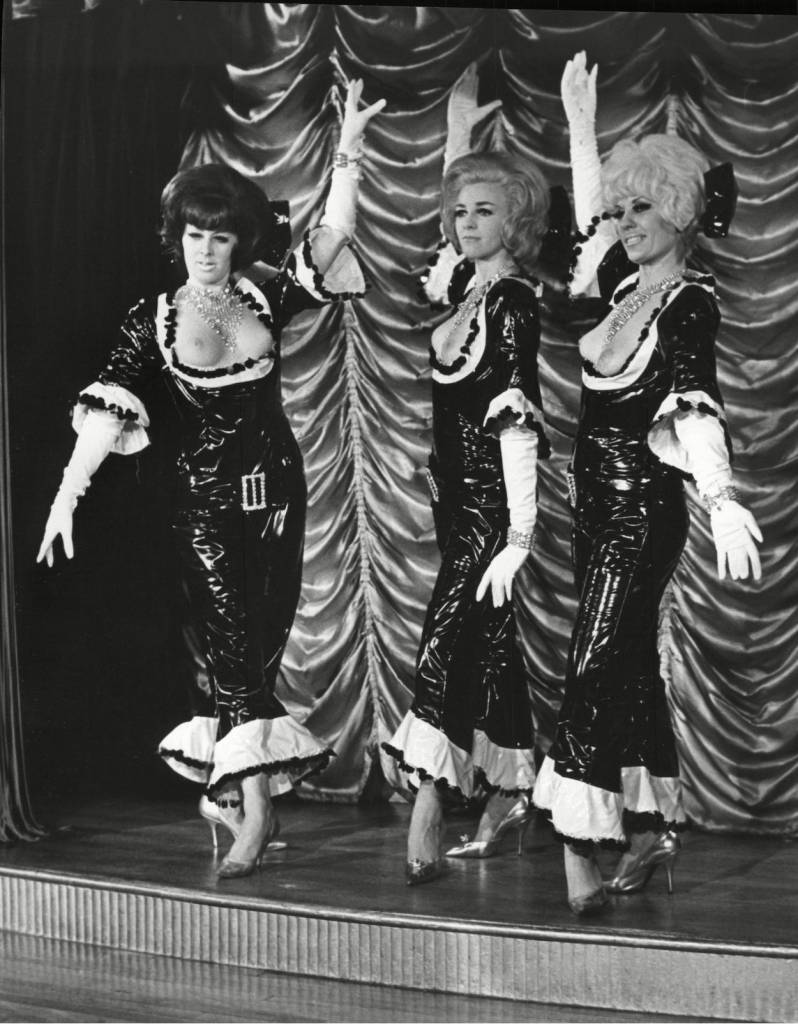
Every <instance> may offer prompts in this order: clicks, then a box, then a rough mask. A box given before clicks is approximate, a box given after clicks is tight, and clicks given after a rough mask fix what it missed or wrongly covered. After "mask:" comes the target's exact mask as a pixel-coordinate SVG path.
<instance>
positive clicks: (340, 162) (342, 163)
mask: <svg viewBox="0 0 798 1024" xmlns="http://www.w3.org/2000/svg"><path fill="white" fill-rule="evenodd" d="M359 163H360V157H359V156H350V155H349V154H348V153H343V152H341V151H340V150H339V151H338V152H337V153H336V154H335V156H334V157H333V167H335V168H338V167H340V168H341V169H345V168H347V167H349V166H350V164H354V165H355V166H357V165H358V164H359Z"/></svg>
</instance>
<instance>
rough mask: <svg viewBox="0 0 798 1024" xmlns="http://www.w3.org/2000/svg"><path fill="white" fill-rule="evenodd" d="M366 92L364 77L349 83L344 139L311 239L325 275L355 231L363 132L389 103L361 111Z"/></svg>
mask: <svg viewBox="0 0 798 1024" xmlns="http://www.w3.org/2000/svg"><path fill="white" fill-rule="evenodd" d="M362 92H363V82H362V80H361V79H359V78H358V79H356V80H355V81H352V82H349V83H348V84H347V87H346V104H345V106H344V117H343V121H342V123H341V138H340V140H339V142H338V150H337V152H336V155H335V167H334V169H333V173H332V181H331V183H330V191H329V193H328V195H327V203H326V205H325V207H324V215H323V217H322V219H321V228H320V230H318V231H316V232H314V234H313V237H312V239H311V251H312V255H313V262H314V263H315V265H316V266H317V267H318V269H319V272H320V273H322V274H324V273H326V272H327V271H328V270H329V269H330V267H331V266H332V264H333V262H334V261H335V258H336V256H337V255H338V253H339V252H340V251H341V249H343V247H344V246H345V245H346V243H347V242H348V241H350V240H351V238H352V236H353V235H354V233H355V218H356V213H357V190H358V182H359V180H360V158H361V153H362V147H363V135H364V133H365V130H366V126H367V125H368V123H369V121H370V120H371V118H372V117H374V115H375V114H378V113H379V112H380V111H381V110H382V109H383V107H384V106H385V100H377V102H376V103H372V104H371V106H370V107H365V108H364V109H363V110H359V109H358V105H359V102H360V96H361V94H362Z"/></svg>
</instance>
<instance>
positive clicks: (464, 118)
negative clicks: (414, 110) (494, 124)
mask: <svg viewBox="0 0 798 1024" xmlns="http://www.w3.org/2000/svg"><path fill="white" fill-rule="evenodd" d="M478 92H479V76H478V74H477V65H476V62H473V63H471V64H469V65H468V67H467V68H466V69H465V71H464V72H463V73H462V75H460V77H459V78H458V79H457V81H456V82H455V83H454V85H453V86H452V91H451V92H450V93H449V102H448V104H447V106H446V148H445V150H444V153H443V169H444V171H445V170H446V168H447V167H448V166H449V164H450V163H451V162H452V161H453V160H456V159H457V158H458V157H459V156H465V155H466V154H467V153H470V152H471V132H472V130H473V129H474V126H475V125H478V124H479V122H480V121H484V120H485V118H486V117H487V116H488V114H491V113H492V112H493V111H494V110H496V109H497V107H500V106H501V105H502V101H501V100H492V101H491V102H490V103H486V104H485V105H484V106H483V107H480V106H478V105H477V93H478Z"/></svg>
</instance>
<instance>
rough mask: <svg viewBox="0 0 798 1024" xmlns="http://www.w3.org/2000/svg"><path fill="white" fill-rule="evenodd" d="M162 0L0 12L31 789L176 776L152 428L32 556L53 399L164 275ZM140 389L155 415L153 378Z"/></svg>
mask: <svg viewBox="0 0 798 1024" xmlns="http://www.w3.org/2000/svg"><path fill="white" fill-rule="evenodd" d="M180 7H182V5H171V4H169V5H162V4H149V5H147V6H146V7H142V6H141V5H140V4H138V3H135V2H121V3H115V4H113V5H108V6H104V7H103V8H101V9H98V10H96V11H92V12H90V13H85V14H76V15H73V16H71V17H61V18H53V19H49V18H40V19H35V18H34V19H21V20H19V21H12V22H11V23H10V24H6V26H5V32H4V40H3V43H4V59H3V74H4V85H5V96H6V104H5V118H6V133H5V134H6V138H5V143H6V145H5V154H4V160H5V167H6V179H7V182H6V183H7V208H6V225H5V227H6V230H5V236H4V242H5V272H6V273H5V280H6V298H7V306H6V310H7V321H8V334H7V351H6V358H7V368H8V376H7V378H6V379H7V382H8V395H9V417H10V426H11V431H10V443H11V462H12V480H11V483H12V487H11V494H12V496H13V508H14V530H15V538H14V539H15V547H14V555H15V565H16V588H17V625H18V633H19V651H20V663H21V667H22V671H21V694H22V702H23V719H24V725H25V731H26V738H27V752H28V764H29V773H30V776H31V786H32V788H33V791H34V794H35V793H36V792H42V793H48V792H52V793H56V794H57V793H65V792H68V793H74V792H76V791H79V790H80V789H82V788H85V787H87V786H93V785H97V786H104V785H106V784H108V785H112V786H114V787H115V788H116V789H117V790H118V789H119V787H120V786H125V785H128V784H129V785H130V787H131V788H132V789H137V790H138V791H142V790H143V789H146V787H147V786H150V788H151V789H154V790H160V789H164V790H166V791H168V790H169V787H170V786H173V785H175V783H174V782H173V780H172V776H171V773H170V772H166V771H164V769H163V768H162V766H161V765H160V763H159V762H158V759H157V758H156V757H155V756H154V750H155V747H156V744H157V740H158V738H159V736H160V735H163V733H165V732H166V731H167V730H168V728H169V727H170V725H171V723H172V721H173V720H174V718H175V716H176V715H177V714H178V713H179V711H180V710H182V707H181V705H182V702H181V694H180V693H179V692H178V691H177V688H176V685H175V679H174V676H173V674H172V670H171V668H170V666H169V660H168V657H167V651H168V645H169V635H170V623H169V614H170V608H169V602H168V592H167V590H166V587H165V581H166V579H167V578H168V577H169V575H170V574H169V571H168V559H169V557H170V552H171V547H170V539H169V537H168V536H166V529H165V526H164V525H163V524H164V522H165V518H164V516H163V515H162V514H160V511H161V510H160V498H159V493H158V492H159V486H160V483H161V477H160V465H159V462H158V457H157V454H158V451H159V450H163V448H164V446H163V445H162V444H159V445H158V446H157V448H156V446H155V445H154V446H153V448H152V450H148V451H147V452H146V453H144V454H143V456H142V457H141V458H140V459H127V460H126V459H123V458H121V457H117V456H112V457H111V458H109V460H108V462H107V464H106V465H105V466H104V467H103V470H102V472H101V473H99V474H98V475H97V478H96V480H95V482H94V483H93V484H92V487H91V489H90V491H89V492H88V494H87V496H86V498H85V499H83V500H82V501H81V507H80V509H79V511H78V515H77V519H76V536H75V545H76V557H75V559H74V561H73V562H67V561H66V560H65V559H64V558H63V556H61V557H60V558H59V561H58V562H57V566H56V568H54V569H52V570H48V569H47V568H46V567H42V566H38V567H37V566H34V559H35V554H36V550H37V548H38V545H39V541H40V538H41V533H42V530H43V527H44V522H45V519H46V517H47V511H48V507H49V504H50V502H51V501H52V499H53V496H54V494H55V491H56V489H57V487H58V484H59V482H60V477H61V472H62V469H63V467H64V465H65V464H66V461H67V460H68V458H69V453H70V451H71V448H72V445H73V443H74V434H73V432H72V429H71V426H70V424H69V411H70V406H71V403H72V402H73V401H74V399H75V396H76V395H77V394H78V391H79V389H80V388H82V387H85V385H86V384H87V383H88V382H90V381H91V380H92V379H94V377H95V376H96V374H97V371H98V369H99V368H100V367H101V366H102V365H103V362H104V359H105V357H106V354H107V351H108V349H109V346H110V345H111V344H112V343H113V341H114V339H115V337H116V332H117V330H118V325H119V322H120V319H121V318H122V317H123V316H124V314H125V312H126V310H127V309H128V308H129V306H130V305H132V304H133V303H134V302H135V301H136V300H137V298H138V297H139V296H140V295H143V294H147V293H151V292H157V291H160V290H162V289H163V287H164V269H165V268H164V265H163V263H162V260H161V256H160V252H159V243H158V239H157V236H156V228H157V218H158V200H159V196H160V191H161V188H162V187H163V185H164V183H165V182H166V181H167V180H168V178H169V177H170V176H171V175H172V174H173V173H174V171H175V169H176V166H177V163H178V161H179V158H180V151H181V147H182V142H183V139H184V136H182V135H181V130H180V105H181V101H182V97H183V94H184V92H185V87H186V83H187V81H188V79H189V77H190V76H191V75H192V74H194V73H195V69H197V68H199V67H201V66H202V63H203V61H204V59H205V54H204V51H203V49H202V46H203V42H202V38H199V39H197V38H195V37H194V35H193V34H192V29H191V22H190V19H189V20H184V19H183V16H182V12H181V10H180V9H179V8H180ZM62 13H63V12H62ZM196 73H197V74H201V72H199V71H197V72H196ZM149 400H150V401H151V403H152V404H153V409H154V410H156V411H157V415H158V422H159V423H161V424H162V425H164V426H163V429H165V430H166V431H167V432H168V420H167V419H166V417H167V416H168V408H167V406H166V404H165V403H164V404H163V406H161V404H160V403H161V402H162V400H163V396H162V395H161V394H160V392H159V391H158V389H157V388H156V389H154V390H153V394H152V395H151V396H149ZM9 564H10V563H9Z"/></svg>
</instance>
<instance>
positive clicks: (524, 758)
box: [471, 729, 535, 793]
mask: <svg viewBox="0 0 798 1024" xmlns="http://www.w3.org/2000/svg"><path fill="white" fill-rule="evenodd" d="M471 757H472V760H473V762H474V768H475V769H476V770H478V771H481V773H482V774H483V775H484V776H485V781H486V782H487V784H488V785H489V786H490V787H491V788H498V789H500V790H502V791H504V792H507V793H516V792H517V791H518V790H531V789H532V787H533V786H534V785H535V758H534V755H533V753H532V751H531V750H519V749H516V748H515V747H499V746H497V745H496V744H495V743H494V742H493V741H492V740H490V739H488V737H487V735H486V734H485V733H484V732H482V731H481V730H480V729H476V730H475V731H474V749H473V752H472V754H471Z"/></svg>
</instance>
